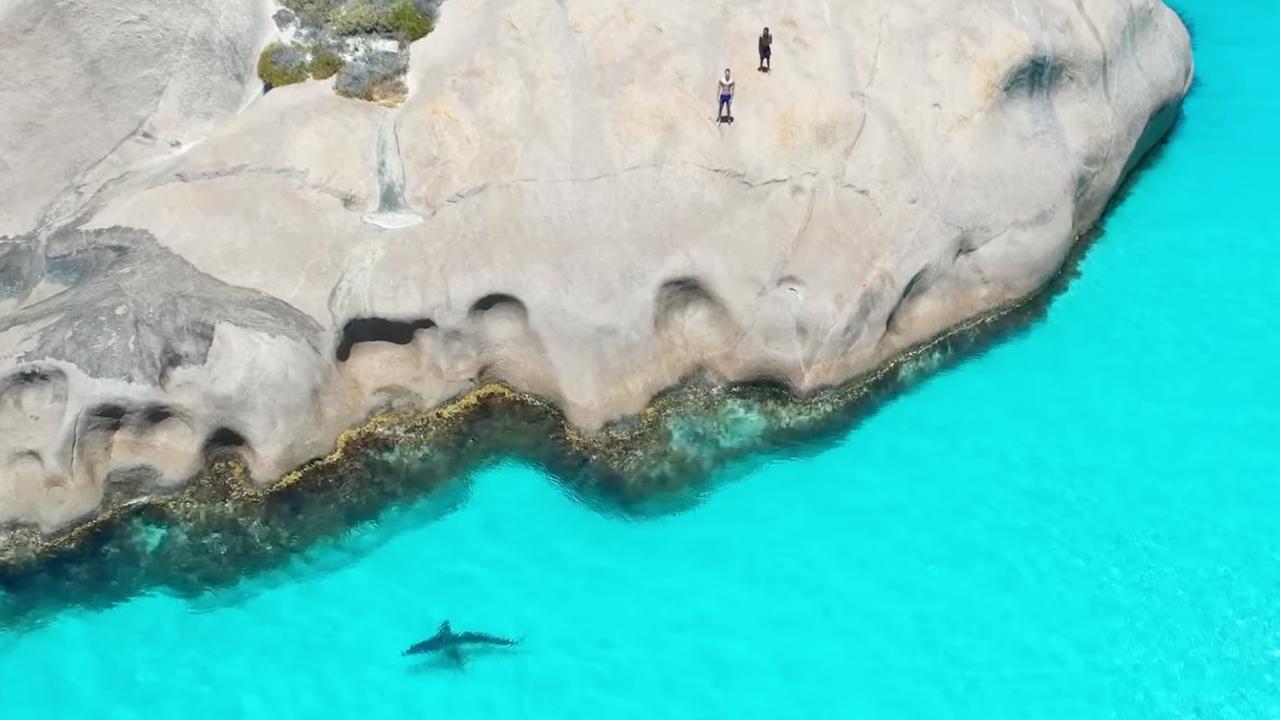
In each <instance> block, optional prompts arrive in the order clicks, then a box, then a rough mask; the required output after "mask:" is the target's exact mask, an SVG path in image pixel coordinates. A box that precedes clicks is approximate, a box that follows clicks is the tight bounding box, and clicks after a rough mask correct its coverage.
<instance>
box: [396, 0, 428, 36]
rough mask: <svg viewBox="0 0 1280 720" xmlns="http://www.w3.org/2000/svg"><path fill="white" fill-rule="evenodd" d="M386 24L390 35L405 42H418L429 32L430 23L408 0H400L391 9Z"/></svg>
mask: <svg viewBox="0 0 1280 720" xmlns="http://www.w3.org/2000/svg"><path fill="white" fill-rule="evenodd" d="M388 24H389V25H390V26H391V32H392V34H393V35H395V36H396V37H397V38H399V39H400V40H403V41H405V42H413V41H414V40H420V39H422V38H424V37H426V36H427V33H429V32H431V21H430V20H428V19H427V16H426V15H423V14H422V12H421V11H419V10H418V8H416V7H414V6H413V5H411V4H409V2H408V0H401V2H398V3H396V5H395V7H393V8H391V13H390V15H389V17H388Z"/></svg>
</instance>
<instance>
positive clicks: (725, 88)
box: [717, 68, 734, 122]
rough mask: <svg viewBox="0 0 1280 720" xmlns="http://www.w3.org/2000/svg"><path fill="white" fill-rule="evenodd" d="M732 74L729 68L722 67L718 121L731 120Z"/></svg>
mask: <svg viewBox="0 0 1280 720" xmlns="http://www.w3.org/2000/svg"><path fill="white" fill-rule="evenodd" d="M733 84H734V83H733V74H732V73H730V72H729V68H725V69H724V78H722V79H721V80H720V117H719V118H718V119H717V120H718V121H719V122H733Z"/></svg>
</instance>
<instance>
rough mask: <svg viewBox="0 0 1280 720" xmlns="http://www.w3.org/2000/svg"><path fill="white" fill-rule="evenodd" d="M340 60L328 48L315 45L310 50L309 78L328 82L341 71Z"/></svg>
mask: <svg viewBox="0 0 1280 720" xmlns="http://www.w3.org/2000/svg"><path fill="white" fill-rule="evenodd" d="M342 65H343V61H342V58H341V57H340V56H339V55H338V54H337V53H335V52H333V51H331V50H329V49H328V48H325V47H322V46H320V45H316V46H315V47H314V48H312V49H311V77H313V78H315V79H317V80H328V79H329V78H331V77H333V76H334V75H336V74H337V73H338V71H339V70H341V69H342Z"/></svg>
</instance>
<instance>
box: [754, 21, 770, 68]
mask: <svg viewBox="0 0 1280 720" xmlns="http://www.w3.org/2000/svg"><path fill="white" fill-rule="evenodd" d="M759 47H760V67H758V68H756V69H757V70H759V71H760V72H769V70H770V69H772V68H773V36H772V35H770V34H769V28H765V29H764V32H763V33H761V34H760V43H759Z"/></svg>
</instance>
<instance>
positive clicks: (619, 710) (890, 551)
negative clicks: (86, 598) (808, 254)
mask: <svg viewBox="0 0 1280 720" xmlns="http://www.w3.org/2000/svg"><path fill="white" fill-rule="evenodd" d="M1179 8H1180V9H1181V10H1182V11H1183V12H1184V13H1185V14H1186V15H1188V16H1189V18H1190V20H1191V21H1192V23H1193V25H1194V30H1195V33H1196V50H1197V62H1198V73H1199V76H1200V85H1199V87H1198V88H1197V89H1196V91H1195V93H1194V94H1193V96H1192V97H1191V99H1190V100H1189V101H1188V104H1187V106H1186V112H1185V119H1184V121H1183V122H1182V124H1181V126H1180V127H1179V129H1178V131H1177V133H1178V134H1177V137H1176V138H1175V139H1174V141H1173V142H1171V143H1170V144H1169V145H1168V146H1167V147H1166V149H1165V150H1164V151H1163V153H1162V154H1161V156H1160V157H1159V159H1158V162H1156V163H1155V165H1154V166H1153V168H1152V169H1151V170H1150V171H1149V172H1147V173H1146V174H1145V175H1144V176H1143V177H1142V178H1141V180H1140V182H1138V183H1137V184H1136V185H1135V186H1134V189H1133V192H1132V194H1131V195H1130V196H1129V197H1128V198H1127V199H1126V201H1125V202H1124V203H1123V204H1122V205H1120V206H1119V207H1118V208H1117V209H1116V210H1115V212H1114V213H1113V214H1112V215H1111V216H1110V218H1109V219H1108V221H1107V228H1106V233H1105V235H1104V236H1103V237H1102V238H1101V239H1100V240H1099V241H1098V242H1097V243H1096V244H1094V246H1093V247H1092V248H1091V249H1090V250H1089V252H1088V255H1087V256H1086V257H1085V259H1084V260H1083V262H1082V263H1081V266H1080V271H1081V276H1080V277H1079V278H1078V279H1077V280H1075V281H1074V282H1073V283H1072V284H1071V286H1070V288H1069V289H1068V291H1067V292H1066V293H1065V294H1063V295H1062V296H1060V297H1058V298H1057V299H1056V300H1055V301H1054V303H1053V304H1052V306H1051V307H1050V308H1049V310H1048V313H1047V316H1046V317H1045V318H1044V320H1043V321H1041V322H1039V323H1038V324H1037V325H1036V326H1035V327H1033V328H1032V329H1030V330H1029V331H1028V332H1026V333H1023V334H1021V335H1019V336H1018V337H1016V338H1014V339H1012V340H1011V341H1009V342H1006V343H1004V344H1002V345H1000V346H999V347H997V348H995V349H994V350H991V351H989V352H987V353H986V354H984V355H983V356H982V357H980V358H977V359H975V360H972V361H970V362H967V363H964V364H962V365H961V366H959V367H958V368H956V369H954V370H951V371H949V372H947V373H945V374H943V375H941V376H939V377H937V378H934V379H933V380H930V381H928V382H926V383H924V384H923V385H921V386H919V387H917V388H916V389H914V390H913V391H911V392H910V393H909V394H907V395H905V396H903V397H901V398H899V399H898V400H896V401H894V402H892V403H890V404H889V405H888V406H887V407H885V408H884V409H883V410H882V411H880V412H879V413H877V414H876V415H875V416H874V417H872V418H871V419H869V420H868V421H866V422H865V423H863V424H862V425H860V426H859V427H858V428H857V429H856V430H855V431H854V432H852V433H851V434H849V435H848V436H847V437H845V438H844V439H842V440H841V441H840V442H839V443H838V444H837V445H836V446H835V447H832V448H830V449H828V450H826V451H825V452H822V453H821V454H818V455H815V456H809V457H806V458H803V459H785V458H779V459H775V460H772V461H770V462H768V463H767V464H765V465H763V466H761V467H758V468H757V469H755V470H754V471H752V472H750V473H749V474H748V475H747V476H746V477H745V478H743V479H740V480H737V481H735V482H733V483H731V484H728V485H727V486H724V487H721V488H720V489H719V490H717V491H716V492H715V493H714V494H713V495H711V496H710V497H709V498H708V499H707V500H706V501H705V502H704V503H702V504H700V505H699V506H697V507H696V508H694V509H692V510H690V511H687V512H684V513H681V514H679V515H674V516H668V517H663V518H660V519H656V520H648V521H644V522H629V521H625V520H620V519H618V518H613V517H605V516H603V515H600V514H598V513H595V512H593V511H591V510H589V509H587V508H585V507H583V506H582V505H580V504H577V503H575V502H574V501H572V500H571V499H570V498H568V497H566V496H565V495H564V494H562V493H561V492H560V490H558V489H557V487H556V486H555V485H554V484H553V483H552V482H549V481H548V480H547V479H546V478H543V477H540V476H539V474H538V473H537V472H536V471H535V470H532V469H529V468H526V467H522V466H519V465H516V464H506V465H499V466H497V467H494V468H492V469H490V470H487V471H485V472H483V473H480V474H479V475H478V476H477V477H475V478H474V480H473V482H472V483H471V485H470V492H471V497H470V498H469V500H468V502H467V503H466V504H465V505H464V506H463V507H462V508H461V509H460V510H458V511H456V512H453V513H451V514H449V515H447V516H445V517H444V518H443V519H439V520H436V521H434V522H430V521H429V519H430V518H431V517H433V516H434V514H435V508H434V507H433V505H435V504H438V503H429V504H426V505H424V506H420V507H409V508H401V509H398V510H395V511H393V512H389V513H388V514H387V515H386V516H385V517H384V518H383V520H382V521H380V523H379V525H377V526H367V527H361V528H358V529H356V530H354V531H353V532H352V533H350V535H349V536H348V537H347V538H344V539H343V540H342V541H341V542H336V543H334V544H332V546H330V547H325V548H319V549H317V550H316V551H315V552H313V553H311V554H310V555H309V556H308V557H307V558H306V559H305V560H301V561H299V562H298V563H297V564H296V567H294V568H292V569H291V570H290V571H289V572H287V573H282V574H278V575H274V576H271V577H267V578H257V579H254V580H251V581H248V582H246V583H245V584H244V586H243V587H241V588H237V589H236V590H235V591H228V592H222V593H218V594H216V595H215V596H213V597H211V598H208V599H207V600H205V601H202V602H199V603H196V604H194V605H193V604H190V603H187V602H185V601H181V600H177V599H174V598H170V597H166V596H163V595H152V596H147V597H143V598H138V599H136V600H133V601H131V602H128V603H125V604H123V605H120V606H117V607H115V608H112V609H110V610H108V611H104V612H93V613H90V612H66V613H63V614H61V615H59V616H58V617H56V618H55V619H53V620H52V621H51V622H49V623H48V624H46V625H44V626H42V627H40V628H39V629H36V630H33V631H29V632H25V633H21V634H19V633H8V634H0V715H2V716H3V717H4V718H6V720H18V719H21V718H41V719H42V720H43V719H47V718H79V717H91V716H92V717H96V718H122V719H123V718H144V717H145V718H157V717H159V718H165V717H188V718H197V717H209V718H276V719H278V718H317V717H362V718H368V719H369V720H374V719H375V718H399V717H414V716H441V717H456V718H473V717H475V718H486V719H501V718H524V717H537V718H544V717H545V718H552V717H554V718H598V717H621V718H646V719H648V718H654V717H663V718H700V717H706V718H712V717H715V718H721V717H739V718H747V717H752V718H753V717H760V718H796V717H833V718H834V717H841V718H844V717H867V718H975V719H978V718H980V719H982V720H992V719H1000V718H1010V719H1015V718H1016V719H1017V720H1025V719H1026V718H1062V719H1064V720H1067V719H1070V720H1079V719H1080V718H1090V719H1094V718H1249V719H1251V720H1252V719H1258V718H1280V524H1277V517H1280V516H1278V515H1277V511H1278V509H1280V470H1277V468H1280V442H1277V441H1276V438H1277V437H1280V380H1278V379H1277V377H1276V362H1275V360H1274V358H1275V357H1276V355H1277V353H1280V339H1277V338H1278V335H1277V333H1276V332H1275V331H1274V328H1273V321H1274V318H1275V312H1276V309H1277V308H1280V283H1277V281H1276V278H1275V268H1276V266H1277V263H1280V222H1278V221H1277V220H1276V214H1275V213H1273V212H1270V211H1271V209H1272V208H1271V204H1272V195H1273V193H1274V188H1275V187H1276V183H1275V181H1274V175H1273V172H1274V169H1275V168H1276V167H1277V164H1278V161H1280V141H1278V140H1277V135H1276V133H1275V127H1274V123H1275V118H1276V117H1277V116H1278V113H1277V111H1280V102H1277V100H1276V97H1275V93H1274V92H1272V91H1271V88H1273V86H1274V84H1273V80H1272V73H1271V70H1270V63H1269V62H1268V61H1269V60H1271V59H1272V57H1273V51H1272V38H1274V37H1276V36H1277V34H1278V33H1280V7H1278V6H1277V5H1276V4H1275V2H1274V0H1249V1H1248V2H1245V1H1242V0H1237V1H1236V2H1232V3H1223V2H1215V1H1214V0H1184V2H1182V3H1179ZM445 617H448V618H450V619H452V621H453V624H454V626H455V627H456V628H458V629H478V630H486V631H490V632H497V633H506V634H511V635H516V636H525V642H524V644H523V645H522V646H521V647H520V648H519V649H518V650H517V651H515V652H509V653H506V652H504V653H493V654H488V655H481V656H476V657H473V658H472V660H471V661H470V663H469V664H468V666H467V668H466V669H465V671H461V672H460V671H458V670H455V669H451V668H449V667H444V666H437V665H430V664H422V663H415V662H411V661H407V660H406V659H404V658H401V657H399V656H398V652H399V650H400V649H401V648H403V647H404V646H407V645H408V644H410V643H411V642H414V641H416V640H419V639H421V638H422V637H425V636H426V635H429V634H430V633H431V632H432V631H433V630H434V628H435V625H436V624H437V623H438V622H439V621H440V620H441V619H443V618H445Z"/></svg>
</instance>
